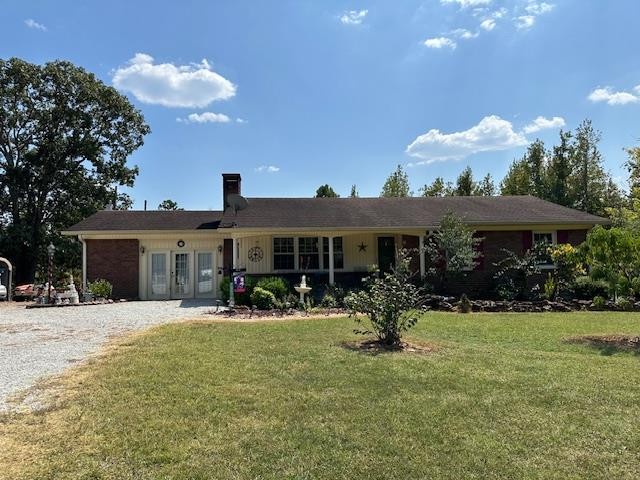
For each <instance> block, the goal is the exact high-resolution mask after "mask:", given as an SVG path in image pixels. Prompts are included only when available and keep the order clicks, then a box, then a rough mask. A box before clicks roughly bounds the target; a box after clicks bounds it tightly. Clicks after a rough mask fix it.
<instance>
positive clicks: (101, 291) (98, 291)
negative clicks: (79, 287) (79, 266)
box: [87, 279, 113, 298]
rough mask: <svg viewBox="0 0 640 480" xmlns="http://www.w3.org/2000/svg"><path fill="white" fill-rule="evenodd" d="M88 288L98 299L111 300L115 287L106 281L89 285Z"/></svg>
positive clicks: (101, 280) (98, 281) (100, 280)
mask: <svg viewBox="0 0 640 480" xmlns="http://www.w3.org/2000/svg"><path fill="white" fill-rule="evenodd" d="M87 288H88V290H89V291H90V292H91V293H92V294H93V295H94V296H95V297H97V298H111V292H113V285H111V283H110V282H109V281H107V280H104V279H99V280H96V281H95V282H91V283H89V285H87Z"/></svg>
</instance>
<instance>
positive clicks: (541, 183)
mask: <svg viewBox="0 0 640 480" xmlns="http://www.w3.org/2000/svg"><path fill="white" fill-rule="evenodd" d="M546 156H547V154H546V150H545V148H544V142H543V141H542V140H540V139H536V141H535V142H533V143H532V144H531V145H529V148H528V149H527V153H526V155H525V158H526V161H527V164H528V165H529V182H530V183H531V186H530V188H529V193H530V194H531V195H535V196H536V197H539V198H546V197H547V185H546V175H545V170H546V168H545V167H546V165H545V162H546Z"/></svg>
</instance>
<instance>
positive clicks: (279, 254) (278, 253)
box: [273, 237, 296, 270]
mask: <svg viewBox="0 0 640 480" xmlns="http://www.w3.org/2000/svg"><path fill="white" fill-rule="evenodd" d="M295 255H296V254H295V250H294V239H293V237H274V239H273V269H274V270H293V269H294V268H295V259H296V256H295Z"/></svg>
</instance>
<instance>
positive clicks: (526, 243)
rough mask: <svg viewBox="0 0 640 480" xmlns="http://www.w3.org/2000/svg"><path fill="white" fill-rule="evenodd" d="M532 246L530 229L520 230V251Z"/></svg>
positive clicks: (529, 248)
mask: <svg viewBox="0 0 640 480" xmlns="http://www.w3.org/2000/svg"><path fill="white" fill-rule="evenodd" d="M531 247H533V232H532V231H531V230H523V231H522V252H523V253H524V252H526V251H527V250H531Z"/></svg>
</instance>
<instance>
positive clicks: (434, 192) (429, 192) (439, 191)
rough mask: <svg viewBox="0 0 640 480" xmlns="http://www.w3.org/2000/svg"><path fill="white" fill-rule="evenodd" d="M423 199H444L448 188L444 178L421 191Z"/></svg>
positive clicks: (438, 179)
mask: <svg viewBox="0 0 640 480" xmlns="http://www.w3.org/2000/svg"><path fill="white" fill-rule="evenodd" d="M420 192H421V194H422V196H423V197H444V196H445V195H447V186H446V184H445V183H444V179H443V178H442V177H436V179H435V180H434V181H433V183H431V184H430V185H426V184H425V186H424V187H422V188H421V189H420Z"/></svg>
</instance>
